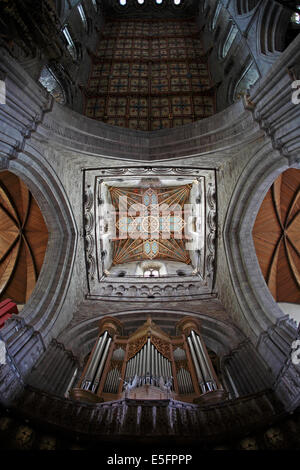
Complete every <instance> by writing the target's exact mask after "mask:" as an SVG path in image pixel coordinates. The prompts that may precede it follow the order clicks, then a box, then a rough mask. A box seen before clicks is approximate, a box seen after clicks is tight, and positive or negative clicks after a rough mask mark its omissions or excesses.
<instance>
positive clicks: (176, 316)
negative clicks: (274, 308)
mask: <svg viewBox="0 0 300 470" xmlns="http://www.w3.org/2000/svg"><path fill="white" fill-rule="evenodd" d="M147 315H148V316H151V318H152V320H153V321H154V322H155V323H156V324H157V325H158V326H161V327H162V328H164V326H163V321H164V319H166V318H170V317H171V319H172V324H173V326H175V324H176V323H177V322H178V321H179V320H180V319H182V318H183V317H184V316H189V317H195V318H197V319H199V320H200V322H201V331H202V334H203V338H204V341H205V343H206V344H207V346H208V347H209V348H210V349H211V350H213V351H214V352H215V353H216V354H217V355H218V356H220V357H221V356H225V355H227V354H230V352H231V350H232V349H234V348H236V347H238V345H239V344H240V343H242V342H243V341H245V339H246V338H245V335H244V334H243V333H242V331H241V330H240V329H239V328H238V327H236V326H235V325H233V324H232V323H230V324H229V323H226V322H224V321H221V320H218V319H216V318H213V317H210V316H208V315H205V314H202V313H195V312H189V311H182V310H176V311H174V310H168V309H159V310H151V309H147V310H145V309H143V310H124V311H121V312H115V313H110V314H109V316H110V317H114V318H116V319H118V320H119V321H120V322H121V323H122V324H123V326H124V328H125V329H126V328H128V325H129V324H134V325H135V327H134V328H133V329H136V328H137V327H138V326H140V325H141V324H142V323H144V321H145V318H146V316H147ZM139 317H140V319H139V320H137V318H139ZM101 318H103V315H99V316H97V317H94V318H91V319H89V320H85V321H82V322H80V323H78V324H77V325H75V326H73V327H72V328H70V329H69V330H68V331H65V332H63V333H62V334H61V335H60V336H59V337H58V338H57V340H58V341H59V342H61V343H63V344H64V346H65V348H66V349H68V350H71V351H72V352H73V354H74V356H76V357H77V358H78V359H79V361H81V362H83V360H84V358H85V357H86V356H87V354H89V352H90V351H91V349H92V347H93V345H94V343H95V340H96V338H97V335H98V332H99V321H100V320H101ZM161 322H162V323H161ZM174 334H175V333H174Z"/></svg>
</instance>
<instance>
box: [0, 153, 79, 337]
mask: <svg viewBox="0 0 300 470" xmlns="http://www.w3.org/2000/svg"><path fill="white" fill-rule="evenodd" d="M25 149H26V150H24V152H20V153H19V154H18V157H17V158H16V159H14V160H9V161H8V164H4V165H2V167H3V166H5V169H6V170H8V171H10V172H12V173H14V174H15V175H17V176H18V177H19V178H20V179H21V180H22V181H23V182H24V183H25V184H26V186H27V187H28V189H29V190H30V192H31V193H32V195H33V197H34V198H35V200H36V201H37V203H38V205H39V208H40V210H41V212H42V215H43V217H44V220H45V223H46V226H47V229H48V233H49V238H48V245H47V250H46V253H45V258H44V263H43V266H42V269H41V272H40V276H39V279H38V281H37V284H36V286H35V289H34V291H33V293H32V295H31V297H30V299H29V301H28V303H27V304H25V306H24V308H23V310H22V312H21V313H20V314H19V315H18V320H21V321H22V322H23V324H25V325H30V327H32V328H34V330H35V331H37V332H39V334H40V335H41V336H42V338H43V342H44V343H45V344H48V343H49V342H50V341H51V334H53V333H51V329H52V327H53V325H54V323H55V321H56V320H57V319H58V316H59V314H60V311H61V308H62V306H63V302H64V299H65V296H66V294H67V290H68V286H69V283H70V276H71V273H72V266H73V262H74V255H75V251H76V245H77V235H78V234H77V228H76V224H75V220H74V218H73V214H72V209H71V207H70V204H69V201H68V199H67V197H66V195H65V193H64V191H63V190H62V188H61V186H60V184H59V181H58V180H57V177H56V175H55V174H54V173H53V171H52V169H51V168H50V166H49V165H48V164H47V162H46V161H45V159H44V157H43V155H41V154H40V153H38V152H37V151H36V150H35V149H33V148H32V147H30V148H28V149H27V148H26V147H25ZM0 164H1V160H0ZM0 168H1V165H0ZM15 321H16V320H15V317H14V316H13V317H12V318H11V319H9V320H8V321H7V324H6V325H5V326H4V328H3V330H2V332H1V334H2V336H3V338H4V339H5V337H6V336H7V337H9V336H10V334H11V333H10V331H11V330H12V329H13V328H15Z"/></svg>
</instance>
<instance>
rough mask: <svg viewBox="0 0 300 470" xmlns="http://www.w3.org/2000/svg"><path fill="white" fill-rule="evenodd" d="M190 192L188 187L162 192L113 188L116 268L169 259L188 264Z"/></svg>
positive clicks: (111, 188)
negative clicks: (135, 262) (186, 242)
mask: <svg viewBox="0 0 300 470" xmlns="http://www.w3.org/2000/svg"><path fill="white" fill-rule="evenodd" d="M190 190H191V185H189V184H187V185H184V186H177V187H173V188H159V189H152V188H148V189H142V188H126V189H125V188H117V187H110V188H109V191H110V195H111V200H112V203H113V205H114V207H115V210H116V229H117V230H116V235H117V236H116V238H115V239H114V240H113V264H122V263H127V262H130V261H140V260H143V259H145V260H147V259H148V260H149V259H168V260H174V261H180V262H184V263H186V264H189V263H190V262H191V260H190V256H189V253H188V251H187V250H186V249H185V231H184V226H185V221H184V205H185V204H186V203H187V201H188V198H189V195H190ZM122 203H123V207H124V208H123V209H122ZM124 203H125V206H124Z"/></svg>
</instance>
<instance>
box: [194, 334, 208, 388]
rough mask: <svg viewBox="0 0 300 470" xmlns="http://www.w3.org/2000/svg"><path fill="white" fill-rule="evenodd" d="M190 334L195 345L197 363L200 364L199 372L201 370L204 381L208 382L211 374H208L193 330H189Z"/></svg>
mask: <svg viewBox="0 0 300 470" xmlns="http://www.w3.org/2000/svg"><path fill="white" fill-rule="evenodd" d="M191 336H192V341H193V345H194V347H195V351H196V353H197V359H198V361H199V364H200V368H201V372H202V375H203V378H204V381H205V382H209V381H210V380H211V374H210V371H209V369H208V368H207V366H206V362H205V359H204V357H203V353H202V350H201V349H200V346H199V343H198V341H197V339H198V337H197V338H196V335H195V332H194V331H193V330H192V332H191Z"/></svg>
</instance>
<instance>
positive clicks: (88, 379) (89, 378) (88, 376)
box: [82, 331, 108, 389]
mask: <svg viewBox="0 0 300 470" xmlns="http://www.w3.org/2000/svg"><path fill="white" fill-rule="evenodd" d="M107 335H108V332H107V331H105V332H104V334H103V335H102V336H101V337H100V338H99V340H98V343H97V346H96V348H95V351H94V354H93V357H92V359H91V362H90V363H89V366H88V368H87V371H86V373H85V376H84V379H83V382H82V385H83V386H82V388H84V389H88V388H89V387H90V385H91V383H92V382H93V378H94V375H95V371H96V367H97V364H98V361H99V358H100V356H101V353H102V351H103V347H104V344H105V341H106V338H107Z"/></svg>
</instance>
